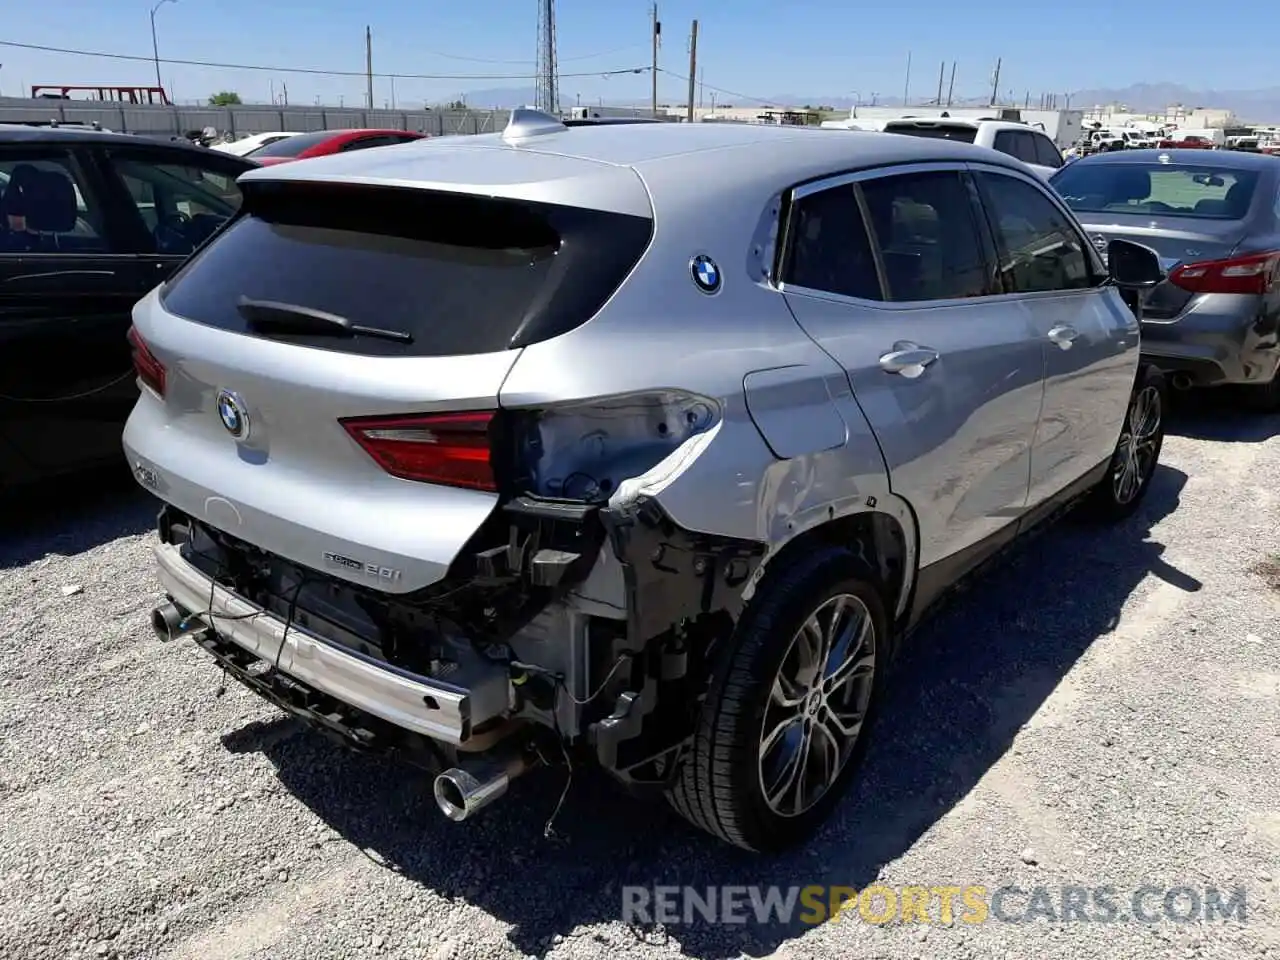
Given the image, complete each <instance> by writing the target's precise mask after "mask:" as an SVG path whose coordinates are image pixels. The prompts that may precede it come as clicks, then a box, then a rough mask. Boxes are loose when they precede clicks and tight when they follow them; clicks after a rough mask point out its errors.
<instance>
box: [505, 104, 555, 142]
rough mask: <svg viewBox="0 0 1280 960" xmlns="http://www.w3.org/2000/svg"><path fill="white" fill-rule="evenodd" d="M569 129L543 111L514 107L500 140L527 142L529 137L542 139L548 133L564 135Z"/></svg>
mask: <svg viewBox="0 0 1280 960" xmlns="http://www.w3.org/2000/svg"><path fill="white" fill-rule="evenodd" d="M568 129H569V128H568V127H566V126H565V125H564V124H563V123H561V122H560V118H559V117H553V116H552V115H551V114H549V113H547V112H546V111H544V110H535V109H534V108H533V107H516V108H515V109H514V110H512V111H511V116H510V118H509V119H508V120H507V125H506V127H505V128H504V129H503V131H502V139H503V140H507V141H520V140H527V139H529V138H530V137H542V136H546V135H547V134H549V133H564V132H565V131H566V130H568Z"/></svg>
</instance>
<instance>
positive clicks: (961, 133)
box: [884, 123, 978, 143]
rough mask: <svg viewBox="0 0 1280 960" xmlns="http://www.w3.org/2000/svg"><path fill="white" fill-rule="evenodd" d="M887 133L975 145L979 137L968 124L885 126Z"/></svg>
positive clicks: (976, 129)
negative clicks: (974, 142)
mask: <svg viewBox="0 0 1280 960" xmlns="http://www.w3.org/2000/svg"><path fill="white" fill-rule="evenodd" d="M884 130H885V133H906V134H909V135H911V136H913V137H928V138H930V139H931V140H958V141H960V142H961V143H973V141H974V139H975V138H976V137H977V136H978V128H977V127H970V126H968V125H966V124H931V125H930V126H927V127H918V126H916V125H915V124H913V123H904V124H901V125H899V124H893V123H888V124H885V128H884Z"/></svg>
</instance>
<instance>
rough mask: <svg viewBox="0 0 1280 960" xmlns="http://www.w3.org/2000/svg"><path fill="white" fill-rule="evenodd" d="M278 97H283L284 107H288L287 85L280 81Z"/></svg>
mask: <svg viewBox="0 0 1280 960" xmlns="http://www.w3.org/2000/svg"><path fill="white" fill-rule="evenodd" d="M280 95H281V96H282V97H284V105H285V106H286V107H287V106H288V105H289V84H287V83H285V82H284V81H283V80H281V81H280Z"/></svg>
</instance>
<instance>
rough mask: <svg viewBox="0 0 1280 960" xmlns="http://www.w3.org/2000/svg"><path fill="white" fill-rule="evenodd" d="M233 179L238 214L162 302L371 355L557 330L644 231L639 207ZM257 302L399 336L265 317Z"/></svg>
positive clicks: (589, 309) (452, 349)
mask: <svg viewBox="0 0 1280 960" xmlns="http://www.w3.org/2000/svg"><path fill="white" fill-rule="evenodd" d="M242 186H243V188H244V206H243V209H242V213H241V215H240V216H239V217H237V218H236V219H235V220H234V221H232V222H231V224H229V225H228V226H227V227H226V228H225V229H224V230H223V232H222V233H221V234H220V235H219V236H218V237H217V238H215V239H214V240H213V242H212V243H210V244H209V245H208V246H206V247H205V248H204V249H203V250H202V251H200V252H199V253H198V254H197V255H196V256H195V257H193V258H192V259H191V260H190V261H188V262H187V264H186V265H185V266H184V267H183V268H182V269H181V270H180V271H179V272H178V273H177V274H176V275H175V277H174V278H173V280H171V281H170V283H169V284H168V285H167V286H166V288H165V290H164V292H163V295H162V296H163V301H164V305H165V307H166V309H168V310H170V311H172V312H173V313H176V314H178V315H180V316H183V317H186V318H188V319H190V320H194V321H196V322H198V323H205V324H209V325H210V326H215V327H220V328H222V329H225V330H232V331H235V332H237V333H244V334H249V335H256V336H269V337H271V338H272V339H276V340H282V341H287V342H291V343H299V344H303V345H306V346H312V347H317V348H320V349H327V350H338V351H344V352H348V353H356V354H363V355H369V356H455V355H461V354H472V353H490V352H493V351H497V350H506V349H509V348H511V347H517V346H525V345H527V344H529V343H534V342H537V341H539V340H544V339H547V338H549V337H553V336H556V335H558V334H560V333H564V332H566V331H568V330H570V329H572V328H574V327H576V326H579V325H581V324H582V323H585V322H586V321H587V320H589V319H590V318H591V317H592V316H593V315H594V314H595V312H596V311H597V310H599V309H600V307H601V306H602V305H603V303H604V302H605V300H606V299H608V297H609V296H610V295H611V294H612V293H613V291H614V290H616V289H617V287H618V285H619V284H620V283H621V282H622V280H623V279H624V278H625V276H626V274H627V273H628V272H629V271H630V269H631V268H632V267H633V266H634V265H635V264H636V262H637V261H638V260H639V258H640V256H641V255H642V254H643V253H644V250H645V248H646V247H647V245H648V243H649V238H650V236H651V232H652V221H651V220H650V219H648V218H645V217H634V216H626V215H622V214H613V213H604V212H600V211H593V210H582V209H578V208H574V207H561V206H554V205H550V204H538V203H530V202H523V201H510V200H499V199H493V198H489V197H477V196H471V195H465V194H448V193H431V192H428V191H421V190H413V189H400V188H389V187H367V186H354V185H347V184H328V185H326V184H307V183H277V182H257V181H249V182H246V183H244V184H242ZM264 304H269V305H271V311H272V312H273V314H274V315H276V316H277V317H278V315H279V314H280V312H281V311H280V308H284V312H285V313H289V312H290V310H292V311H293V314H295V316H294V320H297V316H296V315H301V314H308V313H309V314H311V315H312V316H313V317H314V315H315V314H317V313H319V314H323V315H327V316H328V317H330V318H337V319H338V320H339V321H340V322H344V323H347V324H351V325H355V326H358V327H366V328H373V329H376V330H379V331H383V332H384V333H390V334H394V335H396V337H398V338H393V337H391V336H379V335H369V334H365V333H360V332H356V333H355V334H354V335H349V334H348V333H347V332H344V331H343V330H341V329H336V330H335V329H333V328H332V326H330V327H328V328H326V329H325V330H322V331H317V330H316V329H314V327H315V324H312V327H313V329H311V330H307V329H306V326H307V324H306V323H305V322H297V323H294V322H293V321H292V320H291V321H288V322H285V323H283V324H281V323H279V322H272V323H264V321H263V316H262V314H263V310H262V309H261V308H262V306H263V305H264ZM302 319H303V320H305V319H306V318H305V316H304V317H303V318H302Z"/></svg>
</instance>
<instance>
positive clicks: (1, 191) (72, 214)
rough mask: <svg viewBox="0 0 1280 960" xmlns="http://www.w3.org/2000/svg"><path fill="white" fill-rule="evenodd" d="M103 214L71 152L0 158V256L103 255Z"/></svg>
mask: <svg viewBox="0 0 1280 960" xmlns="http://www.w3.org/2000/svg"><path fill="white" fill-rule="evenodd" d="M102 214H103V211H102V210H101V209H100V208H99V206H98V203H97V200H96V198H95V197H93V196H92V194H91V193H90V191H89V190H88V189H87V187H86V185H85V182H84V180H83V178H82V177H81V175H80V170H79V169H78V165H77V164H76V162H75V161H74V160H73V159H72V158H71V154H70V153H69V152H67V151H65V150H58V149H52V150H44V149H37V150H29V149H28V150H20V151H13V152H8V151H5V152H0V217H2V218H3V219H0V253H68V254H72V253H105V252H107V250H108V244H107V240H106V234H105V229H104V223H103V218H102Z"/></svg>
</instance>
